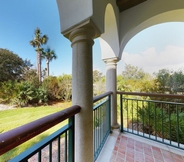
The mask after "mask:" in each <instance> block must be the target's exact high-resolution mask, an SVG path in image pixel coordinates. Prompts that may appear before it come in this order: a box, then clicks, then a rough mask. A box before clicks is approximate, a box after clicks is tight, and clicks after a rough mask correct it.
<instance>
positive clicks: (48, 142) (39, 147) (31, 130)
mask: <svg viewBox="0 0 184 162" xmlns="http://www.w3.org/2000/svg"><path fill="white" fill-rule="evenodd" d="M80 109H81V108H80V107H79V106H72V107H70V108H67V109H65V110H63V111H60V112H57V113H55V114H51V115H49V116H46V117H43V118H41V119H38V120H36V121H33V122H31V123H28V124H26V125H23V126H20V127H18V128H15V129H13V130H10V131H8V132H5V133H3V134H0V155H2V154H4V153H6V152H7V151H9V150H11V149H13V148H15V147H17V146H18V145H20V144H22V143H24V142H26V141H28V140H29V139H31V138H33V137H35V136H37V135H38V134H40V133H42V132H44V131H46V130H48V129H49V128H51V127H53V126H54V125H56V124H58V123H61V122H62V121H64V120H65V119H69V122H68V124H67V125H65V126H64V127H62V128H61V129H59V130H58V131H56V132H54V133H53V134H52V135H50V136H48V137H46V138H45V139H43V140H41V141H40V142H38V143H37V144H35V145H33V146H32V147H30V148H29V149H27V150H26V151H24V152H22V153H21V154H19V155H18V156H16V157H15V158H13V159H11V160H10V162H11V161H12V162H18V161H24V162H25V161H32V160H31V159H30V158H31V157H33V155H36V156H37V160H36V161H38V162H40V161H44V160H45V158H46V159H47V160H48V159H49V161H52V158H53V157H52V156H53V154H56V155H55V157H54V159H55V160H56V159H57V161H65V162H66V161H74V134H75V132H74V131H75V130H74V124H75V119H74V115H75V114H77V113H79V112H80ZM63 141H64V142H63ZM53 145H56V148H54V149H53ZM45 147H47V149H46V150H47V151H44V150H43V149H44V148H45ZM43 152H46V154H44V155H43ZM42 155H43V156H42ZM45 156H47V157H45Z"/></svg>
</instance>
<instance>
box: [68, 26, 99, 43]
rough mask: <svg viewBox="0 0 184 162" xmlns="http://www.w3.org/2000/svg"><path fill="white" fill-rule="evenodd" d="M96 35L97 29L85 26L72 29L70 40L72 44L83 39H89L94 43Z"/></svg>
mask: <svg viewBox="0 0 184 162" xmlns="http://www.w3.org/2000/svg"><path fill="white" fill-rule="evenodd" d="M95 36H96V31H95V29H94V28H93V27H91V26H85V27H81V28H77V29H74V30H73V31H71V33H70V35H69V40H70V41H71V42H72V45H73V44H75V43H77V42H82V41H88V42H90V43H91V44H92V45H93V43H94V42H93V39H94V38H95Z"/></svg>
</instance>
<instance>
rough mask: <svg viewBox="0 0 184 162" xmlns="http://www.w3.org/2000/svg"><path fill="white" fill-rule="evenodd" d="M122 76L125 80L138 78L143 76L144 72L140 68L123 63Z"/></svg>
mask: <svg viewBox="0 0 184 162" xmlns="http://www.w3.org/2000/svg"><path fill="white" fill-rule="evenodd" d="M122 76H123V78H125V80H130V79H131V80H140V79H142V78H143V77H144V76H145V72H144V71H143V69H142V68H140V69H139V68H138V67H136V66H132V65H130V64H126V65H125V70H124V71H123V72H122Z"/></svg>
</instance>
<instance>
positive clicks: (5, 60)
mask: <svg viewBox="0 0 184 162" xmlns="http://www.w3.org/2000/svg"><path fill="white" fill-rule="evenodd" d="M31 66H32V64H31V63H30V61H28V60H25V61H24V60H22V58H20V57H19V56H18V55H16V54H14V53H13V52H11V51H9V50H7V49H1V48H0V74H1V75H0V82H5V81H8V80H11V81H15V80H21V79H22V75H23V74H24V71H25V70H26V69H29V68H30V67H31Z"/></svg>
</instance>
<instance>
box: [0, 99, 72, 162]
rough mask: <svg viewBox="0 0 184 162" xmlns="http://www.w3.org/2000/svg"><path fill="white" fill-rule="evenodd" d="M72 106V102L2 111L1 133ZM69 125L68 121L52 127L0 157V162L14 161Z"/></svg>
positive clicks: (0, 120) (0, 113)
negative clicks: (13, 159)
mask: <svg viewBox="0 0 184 162" xmlns="http://www.w3.org/2000/svg"><path fill="white" fill-rule="evenodd" d="M70 106H71V102H66V103H60V104H56V105H53V106H40V107H31V108H17V109H12V110H5V111H0V133H3V132H6V131H8V130H11V129H13V128H16V127H19V126H21V125H24V124H26V123H29V122H31V121H34V120H36V119H39V118H42V117H44V116H47V115H49V114H53V113H55V112H58V111H61V110H63V109H65V108H67V107H70ZM65 124H67V120H65V121H63V122H62V123H60V124H58V125H56V126H54V127H52V128H51V129H49V130H47V131H45V132H43V133H42V134H40V135H38V136H36V137H35V138H33V139H31V140H29V141H28V142H26V143H24V144H22V145H20V146H18V147H16V148H14V149H12V150H10V151H9V152H7V153H6V154H4V155H2V156H0V161H2V162H5V161H8V160H10V159H12V158H13V157H14V156H16V155H18V154H20V153H21V152H23V151H24V150H26V149H27V148H29V147H30V146H32V145H33V144H35V143H37V142H38V141H40V140H41V139H43V138H44V137H46V136H48V135H50V134H51V133H53V132H55V131H56V130H58V129H59V128H61V127H62V126H64V125H65Z"/></svg>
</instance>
